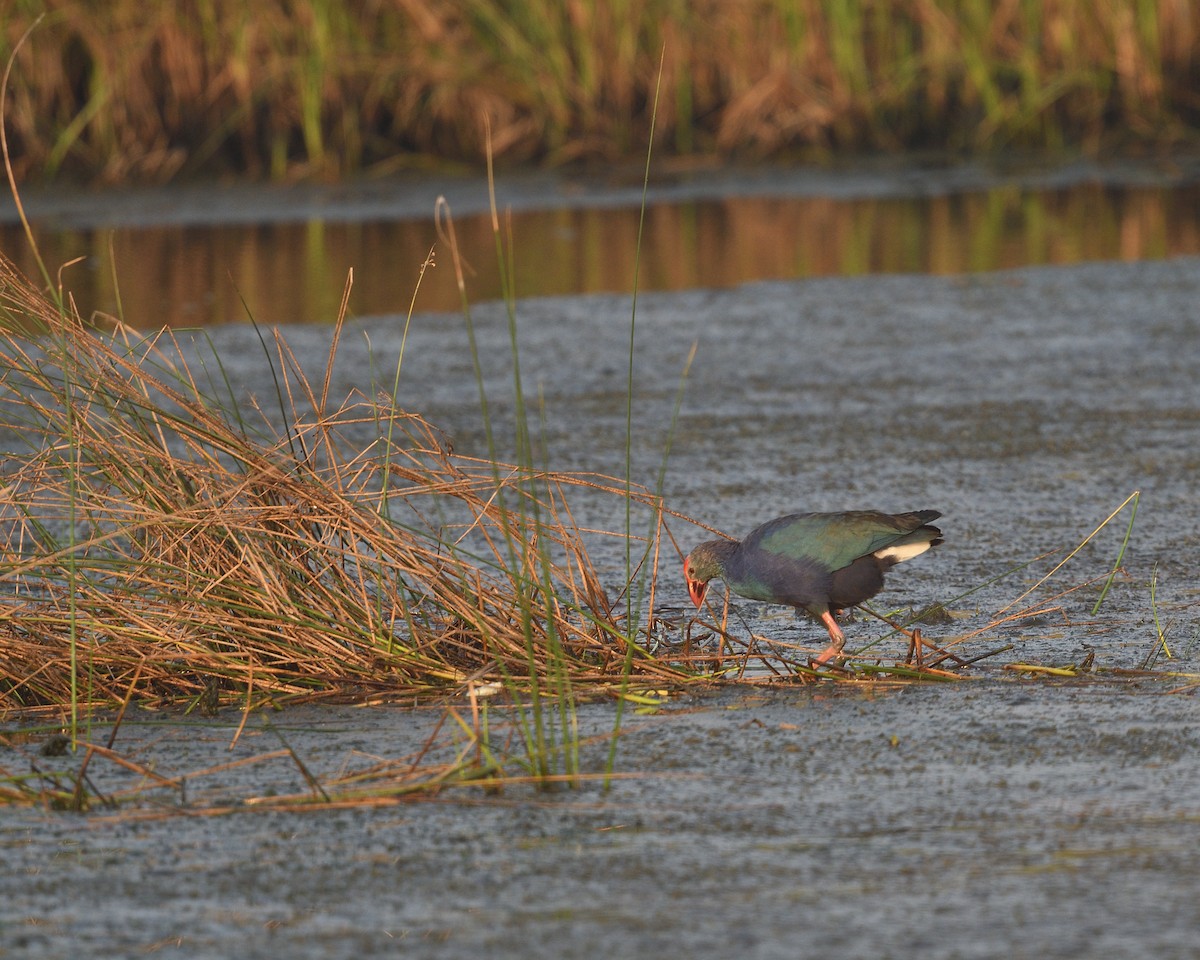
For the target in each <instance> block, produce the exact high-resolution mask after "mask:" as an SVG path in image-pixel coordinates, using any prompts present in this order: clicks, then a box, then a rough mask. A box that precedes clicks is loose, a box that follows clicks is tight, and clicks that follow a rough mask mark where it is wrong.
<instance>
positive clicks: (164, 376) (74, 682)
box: [0, 260, 678, 708]
mask: <svg viewBox="0 0 1200 960" xmlns="http://www.w3.org/2000/svg"><path fill="white" fill-rule="evenodd" d="M0 311H2V312H3V315H4V316H3V320H4V327H5V330H4V332H3V334H2V335H0V410H2V411H3V412H2V413H0V438H2V439H3V443H4V447H5V453H6V460H5V465H4V472H3V473H4V475H3V481H2V482H3V486H2V489H0V551H2V552H0V588H2V589H3V597H2V599H0V604H2V607H0V707H8V708H30V707H36V706H41V705H46V706H49V707H52V708H62V707H63V706H64V705H66V704H70V703H78V704H79V705H80V706H82V707H84V708H86V707H88V706H90V705H112V704H114V703H119V702H123V701H125V700H127V699H128V698H129V697H130V696H136V697H137V698H139V699H141V700H143V701H171V702H180V701H181V700H183V701H186V700H189V699H196V700H200V699H202V698H205V697H211V698H215V700H216V701H218V702H219V701H220V700H221V699H226V700H228V699H229V698H231V697H236V698H237V700H238V702H239V703H241V704H244V705H245V706H247V707H250V706H252V705H254V704H256V703H260V702H263V701H266V700H272V699H275V700H278V699H281V698H282V699H288V698H312V697H318V696H326V697H328V696H341V697H363V696H365V695H370V694H379V693H390V694H396V695H401V694H414V695H415V694H434V693H446V692H452V691H456V690H457V691H465V690H467V689H468V688H469V687H470V686H471V685H472V684H475V683H483V682H487V681H499V680H504V681H505V682H512V683H514V684H515V685H516V687H517V688H518V689H520V688H521V687H522V686H523V685H524V684H525V683H526V682H528V680H529V678H530V676H531V674H534V673H537V672H538V671H540V670H546V671H548V672H549V671H560V672H561V673H562V675H563V676H565V677H568V678H571V679H587V680H592V681H596V682H598V683H603V682H605V681H606V679H612V680H613V681H616V680H619V677H620V672H621V667H622V661H623V658H624V655H625V643H626V642H627V639H626V638H627V636H628V629H629V624H627V623H625V622H624V620H623V613H622V612H621V606H620V604H621V598H619V597H618V598H615V599H614V598H610V597H609V596H608V595H607V594H606V592H605V590H604V589H603V587H602V586H601V584H600V581H599V578H598V577H597V575H596V571H595V570H594V569H593V568H592V564H591V561H590V559H589V555H588V551H587V549H586V546H585V543H584V532H583V531H581V530H580V529H579V528H578V527H577V526H576V524H575V522H574V519H573V517H572V515H571V511H570V508H569V506H568V504H567V494H568V490H569V489H571V488H574V489H578V488H580V487H584V486H586V487H589V488H591V489H592V490H593V492H595V493H596V494H597V495H600V496H620V497H623V496H625V495H626V494H625V486H624V482H623V481H612V482H609V481H607V480H605V479H604V478H600V477H578V476H571V477H568V476H560V475H555V474H551V473H546V472H536V471H530V470H522V469H519V468H517V467H514V466H509V465H503V464H493V463H490V462H486V461H480V460H475V459H472V458H469V457H463V456H456V455H455V454H454V453H452V452H451V450H450V448H449V445H448V444H447V443H446V442H445V440H444V439H443V437H442V436H441V435H440V434H439V432H438V431H437V430H436V429H435V428H434V427H432V426H431V425H430V424H428V423H427V422H426V421H425V420H423V419H422V418H421V417H420V416H419V415H417V414H414V413H409V412H405V411H401V410H397V409H395V408H393V407H392V406H390V405H389V402H388V401H387V400H386V399H383V400H379V399H377V398H372V397H368V396H363V395H356V396H352V397H350V398H348V399H347V400H346V402H345V403H343V404H341V405H338V406H336V408H333V409H327V408H326V404H327V390H328V384H327V382H326V383H325V384H316V385H314V384H310V383H309V382H308V380H306V379H305V377H304V375H303V373H302V372H301V370H300V364H299V363H298V361H297V359H296V357H294V356H293V355H292V354H291V352H290V351H289V348H288V345H287V343H286V341H285V340H284V339H283V338H282V336H279V335H278V334H276V335H275V337H274V339H273V341H268V340H264V346H265V347H268V346H269V348H270V350H271V351H272V352H273V354H274V364H275V370H276V375H277V376H278V378H279V382H280V392H279V398H278V399H279V402H280V405H281V411H282V413H277V414H276V415H275V417H274V418H273V419H274V420H275V422H276V423H278V422H279V420H280V419H281V418H282V419H284V420H285V421H286V426H285V427H284V428H282V429H279V428H273V427H271V426H270V422H269V421H270V420H271V419H272V418H269V417H267V416H266V415H265V414H264V413H263V411H262V410H259V409H252V410H250V411H249V414H251V415H252V417H251V416H243V412H242V411H241V410H239V409H238V408H237V406H236V405H235V404H234V402H233V400H232V399H231V400H228V401H226V402H225V403H224V404H221V403H218V402H216V401H215V400H214V399H213V397H214V396H216V395H217V394H218V393H219V389H220V388H221V387H222V385H223V386H224V388H225V389H226V390H229V391H230V393H232V391H231V389H230V387H229V384H227V383H225V384H222V381H221V379H220V375H219V374H217V375H216V376H215V381H216V382H211V381H212V380H213V378H214V370H219V363H220V361H219V358H209V359H208V360H207V361H204V362H203V363H202V364H201V365H200V366H196V363H195V361H192V362H191V363H190V364H189V361H188V359H187V350H186V349H185V345H184V344H182V343H180V342H178V341H176V340H175V339H174V338H173V337H172V335H171V334H169V333H167V332H165V331H164V332H162V333H160V334H159V335H157V336H153V337H142V336H139V335H137V334H136V333H135V332H134V331H132V330H130V329H128V328H126V327H123V326H122V325H120V324H119V323H115V324H114V326H113V329H112V330H109V331H107V332H101V331H99V330H97V329H94V328H89V327H88V326H87V325H85V324H84V323H82V322H81V321H80V319H79V317H78V316H76V315H75V314H73V313H72V311H71V310H70V309H69V304H68V307H67V309H61V310H60V308H59V307H58V306H57V305H56V304H55V303H54V302H53V301H52V300H51V299H47V298H46V297H45V296H43V295H42V294H40V293H39V292H38V291H36V290H35V289H34V288H33V287H32V286H31V285H30V284H29V283H28V282H27V281H26V280H25V279H24V278H23V277H21V276H19V275H18V274H17V273H16V272H15V271H14V270H13V269H12V268H11V266H10V265H9V264H8V263H7V261H3V260H0ZM335 344H336V338H335ZM334 349H336V347H335V348H334ZM333 360H334V358H333V355H332V353H331V355H330V357H329V363H330V365H332V363H333ZM326 377H328V373H327V374H326ZM210 387H211V388H212V389H210ZM364 436H367V437H369V438H370V439H369V440H368V441H367V442H365V443H364V441H363V437H364ZM632 496H633V497H635V498H636V499H637V500H638V502H639V503H641V504H643V505H644V506H645V507H646V509H647V510H648V511H650V514H649V516H651V517H652V516H653V514H654V511H656V510H657V509H658V506H657V503H656V502H655V500H654V498H653V497H651V496H649V495H648V494H645V493H643V492H640V491H638V490H634V491H633V493H632ZM589 535H590V534H589ZM644 545H645V544H643V546H644ZM635 670H636V671H637V672H638V673H649V674H651V675H656V676H659V677H667V676H676V677H678V674H676V673H675V672H674V671H672V670H671V669H670V668H669V667H667V666H665V665H662V664H659V663H656V662H655V661H653V660H652V659H650V658H648V657H643V656H640V655H638V656H635Z"/></svg>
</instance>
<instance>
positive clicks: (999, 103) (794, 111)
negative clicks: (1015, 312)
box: [0, 0, 1200, 182]
mask: <svg viewBox="0 0 1200 960" xmlns="http://www.w3.org/2000/svg"><path fill="white" fill-rule="evenodd" d="M0 6H3V7H4V8H5V10H4V15H3V16H2V17H0V54H3V55H4V56H5V58H7V56H8V55H9V54H10V53H11V51H12V49H13V47H14V46H15V44H16V43H17V42H18V39H19V37H20V36H21V35H22V34H23V32H24V31H25V30H26V29H27V28H28V27H29V25H30V24H31V23H33V22H34V20H35V19H36V18H37V16H38V15H39V14H41V13H43V12H45V13H46V16H45V18H44V19H43V21H42V22H41V24H40V26H39V27H38V29H37V30H36V31H35V32H34V33H33V35H32V37H31V38H30V40H29V41H28V43H27V44H26V45H25V46H24V47H23V48H22V49H21V50H20V51H19V53H18V55H17V58H16V62H15V69H14V74H13V81H12V89H11V92H10V103H9V110H8V124H9V137H10V144H11V146H12V152H13V159H14V161H15V163H16V167H17V172H18V175H19V176H21V177H23V178H27V179H28V178H47V177H49V178H54V177H58V176H61V175H71V176H73V177H78V178H84V179H89V180H98V181H102V182H116V181H131V180H132V181H166V180H170V179H172V178H174V177H177V176H180V175H196V174H201V175H214V174H228V173H234V174H248V175H251V176H255V177H261V176H271V177H289V176H314V175H315V176H327V177H334V176H340V175H345V174H349V173H354V172H359V171H363V170H371V171H376V172H378V171H387V170H391V169H394V168H397V167H403V166H406V165H423V164H429V163H439V164H445V163H448V162H464V163H471V164H474V163H477V162H479V161H480V160H481V158H482V156H483V152H484V133H483V124H482V119H481V118H482V117H484V116H487V117H488V118H489V119H490V122H491V126H492V131H493V147H494V150H495V152H496V155H497V157H499V158H500V159H501V160H502V161H511V162H527V161H540V162H547V163H566V162H571V161H576V160H592V161H603V162H614V161H620V160H622V159H625V158H629V157H631V156H634V155H638V154H640V153H642V151H643V150H644V145H645V144H646V142H647V140H648V139H649V137H650V126H651V113H652V104H653V101H654V98H655V93H656V84H657V76H658V67H659V59H660V55H661V57H662V84H661V90H659V91H658V97H659V109H658V118H657V124H656V130H655V137H656V150H657V152H658V155H659V157H660V158H661V157H665V156H667V155H670V154H676V155H680V156H688V157H695V156H709V157H731V156H748V157H764V156H779V155H793V154H802V155H809V156H812V155H827V154H828V153H830V152H834V151H870V150H902V149H923V148H928V149H948V150H952V151H975V150H991V151H994V150H1003V149H1005V148H1009V147H1023V148H1031V149H1059V148H1068V149H1082V150H1088V151H1098V150H1102V149H1139V148H1148V147H1164V146H1171V145H1176V144H1178V143H1180V142H1192V143H1194V142H1195V139H1196V132H1197V125H1198V121H1200V94H1198V93H1197V90H1200V54H1198V52H1197V47H1198V45H1200V44H1198V40H1200V14H1198V12H1197V9H1196V6H1195V4H1194V3H1193V2H1191V0H1158V2H1148V0H1048V2H1037V3H1033V2H1025V0H1002V2H999V3H993V2H990V0H989V2H985V0H837V2H835V0H737V2H734V0H697V2H683V3H681V2H678V0H643V2H631V0H597V2H584V0H566V2H560V0H521V2H517V3H512V2H501V0H381V2H377V3H370V4H344V3H339V2H334V0H307V2H306V0H262V2H256V3H253V4H246V3H242V2H234V0H190V2H181V0H171V2H164V3H155V4H145V3H142V2H140V0H110V2H104V3H100V2H81V0H48V2H45V3H41V2H32V0H5V2H4V3H3V4H0Z"/></svg>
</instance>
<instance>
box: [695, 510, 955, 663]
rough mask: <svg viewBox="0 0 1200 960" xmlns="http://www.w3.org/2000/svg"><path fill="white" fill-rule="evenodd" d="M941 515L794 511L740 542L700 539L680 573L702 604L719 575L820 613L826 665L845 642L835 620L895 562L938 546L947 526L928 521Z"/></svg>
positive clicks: (753, 594) (740, 588)
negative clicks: (825, 638) (826, 635)
mask: <svg viewBox="0 0 1200 960" xmlns="http://www.w3.org/2000/svg"><path fill="white" fill-rule="evenodd" d="M940 516H941V514H940V513H939V512H938V511H937V510H917V511H915V512H914V513H896V514H889V513H878V512H876V511H874V510H852V511H848V512H846V513H793V514H790V515H788V516H786V517H778V518H777V519H775V520H769V521H767V522H766V523H764V524H763V525H762V526H761V527H757V528H755V529H754V530H751V531H750V534H749V536H747V537H746V539H745V540H743V541H741V542H740V543H739V542H738V541H736V540H707V541H705V542H704V543H701V544H699V545H698V546H697V547H696V548H695V549H694V550H692V552H691V553H690V554H688V557H687V559H686V560H685V561H684V564H683V575H684V577H685V578H686V579H687V587H688V593H689V594H690V595H691V597H692V602H693V603H694V604H695V605H696V606H697V607H699V606H700V605H701V604H702V603H703V602H704V594H705V593H706V592H707V590H708V581H709V580H711V579H713V577H721V578H722V579H723V580H724V581H725V583H726V584H728V585H729V589H730V590H732V591H733V592H734V593H736V594H739V595H741V596H743V597H746V598H748V599H750V600H765V601H767V602H768V603H784V604H787V605H789V606H792V607H795V608H796V612H797V613H799V612H800V611H801V610H805V611H807V612H808V613H809V614H811V615H812V616H814V617H817V618H818V619H820V620H821V621H822V622H823V623H824V624H825V626H826V627H827V628H828V629H829V638H830V640H831V641H832V642H831V643H830V644H829V646H828V647H826V648H825V649H824V650H823V651H821V654H820V656H818V657H817V661H816V662H817V663H825V662H826V661H828V660H830V659H832V658H834V657H836V656H838V655H839V654H840V653H841V652H842V647H843V646H845V644H846V637H845V635H844V634H843V633H842V630H841V628H840V627H839V626H838V624H837V621H836V620H835V619H834V617H835V616H836V615H837V614H838V613H841V611H842V610H843V609H845V608H846V607H853V606H855V605H856V604H859V603H862V602H863V601H864V600H869V599H870V598H871V597H873V596H875V594H877V593H878V592H879V591H880V590H881V589H882V587H883V575H884V574H885V573H887V571H888V570H890V569H891V568H892V567H893V566H895V565H896V564H897V563H899V562H900V561H902V560H910V559H912V558H913V557H916V556H919V555H920V554H922V553H924V552H925V551H926V550H928V549H929V548H930V547H936V546H937V545H938V544H939V543H941V542H942V531H941V530H939V529H938V528H937V527H934V526H931V525H930V523H931V521H933V520H936V519H937V518H938V517H940Z"/></svg>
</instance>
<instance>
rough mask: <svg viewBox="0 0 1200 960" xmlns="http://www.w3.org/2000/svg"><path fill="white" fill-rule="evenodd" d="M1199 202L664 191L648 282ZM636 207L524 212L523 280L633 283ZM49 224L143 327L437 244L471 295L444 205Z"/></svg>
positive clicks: (110, 301)
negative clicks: (125, 224) (225, 220)
mask: <svg viewBox="0 0 1200 960" xmlns="http://www.w3.org/2000/svg"><path fill="white" fill-rule="evenodd" d="M1197 209H1200V188H1198V187H1196V186H1189V187H1174V188H1166V187H1137V186H1127V187H1113V186H1107V187H1106V186H1100V185H1095V184H1091V185H1089V184H1081V185H1077V186H1073V187H1070V188H1066V189H1060V190H1031V189H1026V188H1022V187H1011V188H997V189H993V190H990V191H986V192H977V193H962V194H953V195H947V196H936V197H919V198H886V199H863V200H840V199H839V200H834V199H823V198H811V197H809V198H794V199H793V198H787V199H764V198H759V197H730V198H727V199H723V200H719V201H700V202H693V203H681V204H661V205H656V206H653V207H651V208H649V209H648V210H647V215H646V233H645V239H644V241H643V248H642V267H641V274H640V281H641V285H642V289H643V290H681V289H689V288H696V287H728V286H734V285H737V284H741V283H745V282H747V281H753V280H760V279H778V278H797V277H816V276H830V275H855V274H866V273H879V272H914V273H939V274H952V273H961V272H973V271H986V270H996V269H1003V268H1008V267H1016V266H1023V265H1033V264H1068V263H1076V262H1080V261H1087V260H1136V259H1156V258H1162V257H1167V256H1174V255H1179V254H1196V253H1200V221H1198V219H1197V218H1196V217H1195V216H1194V212H1195V210H1197ZM637 218H638V211H637V210H635V209H563V210H551V211H535V212H524V213H517V214H513V216H512V234H513V236H514V238H515V277H516V290H517V294H518V296H522V297H528V296H541V295H547V294H570V293H590V292H597V291H617V292H620V291H628V290H629V289H630V287H631V284H632V278H633V273H634V255H635V249H636V245H635V236H636V230H637ZM457 233H458V238H459V243H460V247H461V249H462V251H463V253H464V257H465V259H466V262H467V265H468V268H469V274H468V277H467V286H468V294H469V296H470V298H471V300H472V302H480V301H484V300H492V299H496V298H497V297H499V296H500V292H501V286H500V280H499V276H498V270H497V265H496V256H495V245H494V241H493V238H492V232H491V221H490V218H489V217H486V216H477V217H469V218H460V219H459V220H458V222H457ZM38 240H39V243H40V244H41V245H42V250H43V254H44V255H45V257H46V259H47V261H48V262H49V263H50V265H51V269H55V268H56V267H57V266H58V265H59V264H61V263H64V262H66V261H68V260H71V259H73V258H75V257H80V256H83V257H86V258H87V259H86V261H85V262H84V263H82V264H79V265H75V266H72V267H69V268H68V269H67V270H66V272H65V274H64V281H65V286H66V288H67V289H69V290H71V291H72V292H73V293H74V295H75V298H76V301H77V303H78V304H79V306H80V309H81V310H82V311H84V312H85V313H90V312H92V311H101V312H105V313H115V312H116V310H117V303H118V297H117V292H118V290H119V294H120V302H121V304H122V305H123V309H124V314H125V317H126V319H127V320H128V321H129V322H131V323H133V324H134V325H136V326H140V327H152V326H156V325H159V324H163V323H166V324H170V325H173V326H181V325H186V326H191V325H197V324H205V323H224V322H228V321H244V320H245V319H246V318H247V316H248V314H253V316H254V318H255V319H256V320H258V321H259V322H262V323H269V324H274V323H293V322H300V323H321V322H329V321H332V320H333V319H334V317H335V316H336V315H337V309H338V304H339V302H340V300H341V295H342V288H343V285H344V283H345V281H346V276H347V274H348V272H349V271H350V269H351V268H353V270H354V288H353V292H352V295H351V299H350V310H351V313H352V314H354V315H367V314H378V313H395V312H403V311H405V310H406V309H407V307H408V304H409V301H410V299H411V298H412V295H413V290H414V286H415V284H416V281H417V276H418V273H419V271H420V266H421V263H422V262H423V261H424V260H425V257H426V255H427V254H428V252H429V250H430V248H431V247H434V246H436V247H437V254H436V266H435V267H434V269H433V270H431V271H428V272H427V274H426V276H425V279H424V281H423V282H422V285H421V288H420V292H419V294H418V298H417V309H418V310H457V309H458V308H459V303H460V298H459V294H458V291H457V287H456V284H455V280H454V270H453V268H452V266H451V264H450V261H449V256H448V251H447V250H446V249H445V246H444V245H443V244H441V243H439V242H438V238H437V234H436V231H435V229H434V224H433V220H432V215H431V217H430V218H429V220H427V221H423V222H422V221H373V222H358V223H324V222H321V221H310V222H307V223H299V224H296V223H285V224H278V223H276V224H264V225H259V226H250V227H246V226H224V227H207V226H205V227H196V226H154V227H144V228H136V229H135V228H119V229H116V230H103V231H80V232H75V233H65V234H63V233H55V234H50V233H47V232H43V233H42V234H41V235H39V238H38ZM0 244H3V249H4V251H5V252H6V253H7V254H8V255H9V256H10V257H12V258H14V259H15V260H16V261H17V263H18V265H19V266H20V267H21V268H22V269H23V270H24V271H25V272H26V273H27V274H28V275H30V276H35V275H36V274H35V267H34V264H33V262H32V259H31V257H30V256H29V254H28V251H27V247H26V244H25V241H24V237H23V235H22V234H21V232H20V230H19V228H17V227H14V226H8V225H5V226H3V227H0ZM110 252H111V255H110ZM114 265H115V270H114V269H113V267H114ZM114 273H115V277H116V284H115V283H114ZM117 284H119V287H118V286H117Z"/></svg>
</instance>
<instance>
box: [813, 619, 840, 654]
mask: <svg viewBox="0 0 1200 960" xmlns="http://www.w3.org/2000/svg"><path fill="white" fill-rule="evenodd" d="M821 622H822V623H823V624H825V627H826V628H827V629H828V630H829V639H830V640H831V641H833V642H832V643H830V644H829V646H827V647H826V648H825V649H824V650H822V651H821V652H820V653H819V654H818V655H817V659H816V661H815V662H816V663H828V662H829V661H830V660H833V659H834V658H835V657H837V656H839V655H840V654H841V652H842V647H844V646H845V645H846V635H845V634H844V633H842V628H841V627H839V626H838V623H837V621H836V620H834V619H833V614H832V613H830V612H829V611H828V610H824V611H822V613H821Z"/></svg>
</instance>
